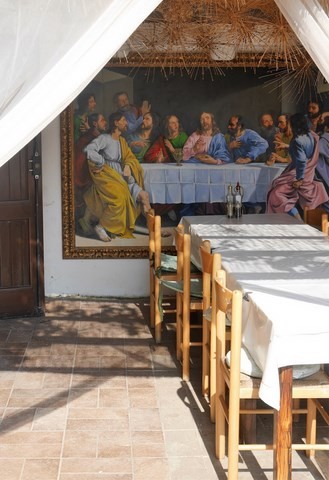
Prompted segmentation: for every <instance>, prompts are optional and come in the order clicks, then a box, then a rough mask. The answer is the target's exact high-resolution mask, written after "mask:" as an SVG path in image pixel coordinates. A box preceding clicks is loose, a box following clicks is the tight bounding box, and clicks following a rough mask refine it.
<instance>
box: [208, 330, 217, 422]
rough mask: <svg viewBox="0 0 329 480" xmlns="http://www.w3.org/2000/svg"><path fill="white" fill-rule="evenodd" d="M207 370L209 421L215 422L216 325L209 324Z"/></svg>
mask: <svg viewBox="0 0 329 480" xmlns="http://www.w3.org/2000/svg"><path fill="white" fill-rule="evenodd" d="M209 368H210V377H209V382H210V387H209V390H210V392H209V401H210V420H211V421H212V422H213V423H214V422H215V415H216V413H215V410H216V406H215V402H216V325H215V323H214V322H211V325H210V342H209Z"/></svg>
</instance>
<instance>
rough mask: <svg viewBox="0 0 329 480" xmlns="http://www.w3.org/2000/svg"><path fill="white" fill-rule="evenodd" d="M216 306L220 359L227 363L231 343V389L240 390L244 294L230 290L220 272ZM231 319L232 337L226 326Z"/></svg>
mask: <svg viewBox="0 0 329 480" xmlns="http://www.w3.org/2000/svg"><path fill="white" fill-rule="evenodd" d="M214 285H215V289H214V291H215V301H214V303H215V306H216V340H217V352H218V359H219V361H221V362H223V363H224V362H225V355H226V344H227V341H229V342H230V348H229V350H230V351H231V359H230V384H231V388H232V386H233V388H237V389H239V385H240V362H241V337H242V292H241V291H240V290H234V291H232V290H230V289H228V288H227V287H226V286H225V285H226V275H225V272H224V271H223V270H219V271H218V272H217V274H216V278H215V281H214ZM227 315H229V316H230V319H231V332H230V336H228V334H227V329H226V326H225V319H226V316H227Z"/></svg>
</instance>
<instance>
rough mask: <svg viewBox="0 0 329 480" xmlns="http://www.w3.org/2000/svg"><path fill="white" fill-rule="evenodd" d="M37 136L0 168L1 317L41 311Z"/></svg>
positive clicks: (39, 169)
mask: <svg viewBox="0 0 329 480" xmlns="http://www.w3.org/2000/svg"><path fill="white" fill-rule="evenodd" d="M40 174H41V157H40V136H39V137H37V138H35V139H34V140H33V141H32V142H31V143H29V144H28V145H27V146H26V147H24V148H23V149H22V150H21V151H20V152H19V153H17V155H15V156H14V157H13V158H12V159H11V160H10V161H8V162H7V163H6V164H4V165H3V166H2V167H1V168H0V318H1V317H2V318H4V317H13V316H33V315H39V314H42V313H43V311H44V285H43V252H42V208H41V198H42V197H41V179H40Z"/></svg>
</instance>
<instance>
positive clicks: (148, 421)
mask: <svg viewBox="0 0 329 480" xmlns="http://www.w3.org/2000/svg"><path fill="white" fill-rule="evenodd" d="M130 422H131V430H132V431H136V430H142V431H146V430H161V428H162V427H161V420H160V412H159V410H158V409H157V408H150V409H147V408H131V409H130Z"/></svg>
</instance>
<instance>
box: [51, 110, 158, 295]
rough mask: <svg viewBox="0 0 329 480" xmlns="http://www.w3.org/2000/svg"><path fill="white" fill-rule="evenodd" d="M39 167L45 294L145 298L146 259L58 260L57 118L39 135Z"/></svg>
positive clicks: (146, 288)
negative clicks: (40, 173) (40, 160)
mask: <svg viewBox="0 0 329 480" xmlns="http://www.w3.org/2000/svg"><path fill="white" fill-rule="evenodd" d="M42 166H43V173H42V185H43V222H44V223H43V229H44V264H45V292H46V295H47V296H53V295H83V296H85V295H88V296H111V297H140V296H147V295H148V292H149V279H148V261H147V260H63V258H62V219H61V172H60V130H59V118H57V119H56V120H54V122H52V123H51V124H50V125H49V126H48V127H47V128H46V129H45V130H44V131H43V132H42Z"/></svg>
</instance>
